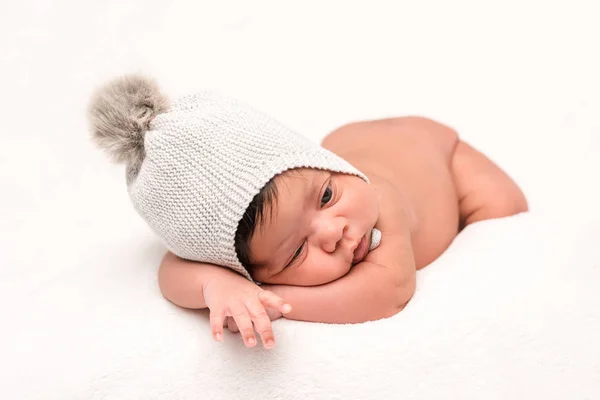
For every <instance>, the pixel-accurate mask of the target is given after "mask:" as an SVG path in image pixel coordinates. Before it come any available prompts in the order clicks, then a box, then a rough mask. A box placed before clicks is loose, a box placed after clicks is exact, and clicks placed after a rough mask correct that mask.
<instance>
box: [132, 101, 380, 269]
mask: <svg viewBox="0 0 600 400" xmlns="http://www.w3.org/2000/svg"><path fill="white" fill-rule="evenodd" d="M144 148H145V152H146V154H145V158H144V160H143V161H142V162H141V164H138V165H132V164H130V165H128V171H127V184H128V190H129V195H130V197H131V200H132V202H133V204H134V206H135V208H136V210H137V211H138V213H139V214H140V215H141V216H142V217H143V218H144V219H145V220H146V221H147V223H148V224H149V225H150V227H151V228H152V229H153V230H154V232H156V234H157V235H158V236H160V238H161V239H162V240H163V241H164V242H165V244H166V246H167V247H168V248H169V250H170V251H172V252H173V253H174V254H176V255H178V256H179V257H182V258H185V259H189V260H195V261H201V262H207V263H212V264H217V265H221V266H225V267H229V268H231V269H232V270H234V271H236V272H238V273H240V274H242V275H243V276H245V277H246V278H248V279H250V280H252V278H251V277H250V274H249V273H248V271H246V269H245V268H244V267H243V266H242V264H241V263H240V261H239V259H238V256H237V254H236V250H235V233H236V230H237V227H238V223H239V221H240V220H241V218H242V216H243V214H244V212H245V210H246V208H247V207H248V206H249V205H250V203H251V201H252V199H253V198H254V196H255V195H256V194H258V193H259V191H260V190H261V189H262V187H263V186H264V185H265V184H266V183H267V182H268V181H269V180H270V179H271V178H272V177H274V176H275V175H277V174H280V173H282V172H284V171H286V170H289V169H293V168H301V167H306V168H318V169H324V170H330V171H335V172H341V173H348V174H353V175H356V176H359V177H361V178H362V179H364V180H365V181H368V180H367V178H366V176H365V175H363V174H362V173H361V172H360V171H358V170H357V169H356V168H354V167H353V166H352V165H350V164H349V163H348V162H347V161H345V160H344V159H342V158H341V157H339V156H337V155H335V154H334V153H332V152H330V151H328V150H326V149H324V148H322V147H321V146H319V145H318V144H316V143H314V142H312V141H311V140H309V139H307V138H305V137H303V136H302V135H299V134H297V133H296V132H294V131H292V130H290V129H288V128H287V127H285V126H283V125H282V124H280V123H279V122H278V121H276V120H275V119H273V118H271V117H269V116H267V115H265V114H263V113H261V112H260V111H258V110H255V109H253V108H251V107H249V106H247V105H245V104H242V103H241V102H238V101H235V100H233V99H230V98H226V97H224V96H221V95H219V94H216V93H211V92H206V93H198V94H194V95H189V96H186V97H183V98H181V99H179V100H177V101H176V102H175V103H173V104H172V105H171V107H170V108H169V110H167V112H165V113H162V114H158V115H157V116H156V118H155V119H154V120H153V121H152V122H151V123H150V130H148V131H147V132H146V134H145V138H144Z"/></svg>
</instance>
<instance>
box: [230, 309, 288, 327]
mask: <svg viewBox="0 0 600 400" xmlns="http://www.w3.org/2000/svg"><path fill="white" fill-rule="evenodd" d="M265 311H267V315H268V316H269V319H270V320H271V321H275V320H277V319H279V318H281V317H283V314H282V313H281V312H280V311H277V310H275V309H273V308H266V309H265ZM223 327H227V329H229V330H230V331H231V332H233V333H238V332H239V331H240V329H239V328H238V326H237V324H236V323H235V320H234V319H233V317H227V318H225V323H224V324H223Z"/></svg>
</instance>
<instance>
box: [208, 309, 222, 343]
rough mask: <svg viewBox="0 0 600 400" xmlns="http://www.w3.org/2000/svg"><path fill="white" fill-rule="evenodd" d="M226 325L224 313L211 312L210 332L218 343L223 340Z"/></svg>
mask: <svg viewBox="0 0 600 400" xmlns="http://www.w3.org/2000/svg"><path fill="white" fill-rule="evenodd" d="M224 323H225V314H224V313H223V312H213V311H211V312H210V330H211V332H212V336H213V339H214V340H216V341H217V342H220V341H221V340H223V326H224Z"/></svg>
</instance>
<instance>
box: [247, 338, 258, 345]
mask: <svg viewBox="0 0 600 400" xmlns="http://www.w3.org/2000/svg"><path fill="white" fill-rule="evenodd" d="M248 344H249V345H250V346H254V345H255V344H256V339H254V338H250V339H248Z"/></svg>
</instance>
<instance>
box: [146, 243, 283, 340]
mask: <svg viewBox="0 0 600 400" xmlns="http://www.w3.org/2000/svg"><path fill="white" fill-rule="evenodd" d="M158 283H159V286H160V290H161V292H162V294H163V296H164V297H165V298H166V299H167V300H169V301H171V302H172V303H174V304H176V305H178V306H180V307H184V308H194V309H198V308H207V307H208V308H209V309H210V325H211V330H212V334H213V337H214V338H215V340H222V339H223V323H224V321H225V319H226V318H227V317H231V318H233V319H234V321H235V324H236V325H237V328H239V330H240V332H241V334H242V337H243V338H244V342H245V343H246V346H249V347H252V346H255V345H256V337H255V335H254V328H255V329H256V331H257V332H258V333H259V334H260V336H261V338H262V341H263V344H264V345H265V347H272V346H273V345H274V344H275V339H274V337H273V330H272V329H271V321H270V318H269V314H268V313H267V309H274V310H277V311H279V312H281V313H286V312H288V311H289V305H287V304H285V303H284V301H283V300H282V299H281V298H280V297H278V296H277V295H275V294H273V293H272V292H269V291H267V290H263V289H262V288H260V287H258V286H257V285H256V284H254V283H252V282H250V281H249V280H247V279H246V278H244V277H243V276H241V275H239V274H237V273H235V272H233V271H231V270H229V269H227V268H224V267H219V266H216V265H212V264H206V263H199V262H194V261H188V260H184V259H182V258H179V257H177V256H175V255H174V254H172V253H170V252H169V253H167V255H165V257H164V259H163V262H162V264H161V266H160V269H159V273H158ZM253 325H254V327H253Z"/></svg>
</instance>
